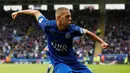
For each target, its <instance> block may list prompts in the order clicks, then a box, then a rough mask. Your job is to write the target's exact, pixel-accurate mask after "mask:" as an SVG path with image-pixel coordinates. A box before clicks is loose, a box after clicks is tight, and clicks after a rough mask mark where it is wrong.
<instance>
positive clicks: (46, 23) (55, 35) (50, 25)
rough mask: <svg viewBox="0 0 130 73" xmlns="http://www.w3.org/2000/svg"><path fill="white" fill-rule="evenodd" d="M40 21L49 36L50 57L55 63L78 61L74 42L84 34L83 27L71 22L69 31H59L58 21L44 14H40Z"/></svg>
mask: <svg viewBox="0 0 130 73" xmlns="http://www.w3.org/2000/svg"><path fill="white" fill-rule="evenodd" d="M38 23H39V25H40V26H41V28H42V29H43V31H44V32H45V34H46V36H47V40H48V44H47V45H48V48H49V53H50V58H51V60H52V61H53V63H54V65H55V64H58V63H66V64H74V63H77V62H78V60H77V55H76V53H75V51H74V50H73V48H72V42H73V38H74V37H76V36H81V35H83V34H84V32H83V29H82V28H81V27H79V26H76V25H75V24H70V26H69V27H68V30H67V31H65V32H63V31H59V30H58V28H57V24H56V21H55V20H47V19H46V18H45V17H44V16H39V18H38Z"/></svg>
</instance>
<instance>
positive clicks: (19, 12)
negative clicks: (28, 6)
mask: <svg viewBox="0 0 130 73" xmlns="http://www.w3.org/2000/svg"><path fill="white" fill-rule="evenodd" d="M38 12H39V11H37V10H21V11H18V12H17V13H18V14H30V15H35V14H36V13H38Z"/></svg>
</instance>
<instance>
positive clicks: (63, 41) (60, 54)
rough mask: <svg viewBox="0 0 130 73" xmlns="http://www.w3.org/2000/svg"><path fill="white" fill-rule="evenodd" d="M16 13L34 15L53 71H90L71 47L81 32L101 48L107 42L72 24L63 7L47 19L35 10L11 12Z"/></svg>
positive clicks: (66, 72)
mask: <svg viewBox="0 0 130 73" xmlns="http://www.w3.org/2000/svg"><path fill="white" fill-rule="evenodd" d="M18 14H30V15H34V16H35V17H36V19H37V21H38V23H39V26H41V28H42V29H43V31H44V32H45V33H46V36H47V40H48V44H47V45H48V48H49V53H50V58H51V61H52V62H53V67H54V70H55V73H92V71H91V70H90V69H89V68H88V67H86V66H85V65H83V64H82V63H80V62H79V61H78V60H77V55H75V51H74V50H73V48H72V40H73V38H74V37H76V36H81V35H83V34H88V35H90V36H91V37H92V38H93V39H94V40H96V41H98V42H99V43H100V44H101V46H102V48H106V47H107V46H108V44H107V43H106V42H104V41H103V40H102V39H100V38H99V37H98V36H97V35H95V34H94V33H92V32H91V31H89V30H87V29H84V28H82V27H79V26H77V25H75V24H72V23H71V21H72V18H71V13H70V11H69V10H68V9H67V8H65V7H60V8H58V9H57V10H56V12H55V18H56V20H48V19H47V18H46V17H45V16H44V15H42V14H41V13H40V12H39V11H37V10H21V11H17V12H14V13H12V18H13V19H15V18H16V17H17V15H18Z"/></svg>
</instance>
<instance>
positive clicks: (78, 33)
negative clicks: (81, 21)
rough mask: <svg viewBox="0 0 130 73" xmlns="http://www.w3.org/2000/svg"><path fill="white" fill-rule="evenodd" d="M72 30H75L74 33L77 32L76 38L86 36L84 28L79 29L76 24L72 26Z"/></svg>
mask: <svg viewBox="0 0 130 73" xmlns="http://www.w3.org/2000/svg"><path fill="white" fill-rule="evenodd" d="M72 28H73V30H74V31H76V32H75V36H81V35H83V34H84V31H83V28H82V27H79V26H77V25H75V24H72Z"/></svg>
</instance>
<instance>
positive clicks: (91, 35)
mask: <svg viewBox="0 0 130 73" xmlns="http://www.w3.org/2000/svg"><path fill="white" fill-rule="evenodd" d="M89 35H90V37H91V38H92V39H94V40H96V41H98V42H99V43H103V42H104V41H103V40H102V39H101V38H99V37H98V36H97V35H95V34H94V33H92V32H91V33H89Z"/></svg>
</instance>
